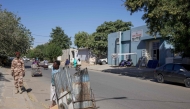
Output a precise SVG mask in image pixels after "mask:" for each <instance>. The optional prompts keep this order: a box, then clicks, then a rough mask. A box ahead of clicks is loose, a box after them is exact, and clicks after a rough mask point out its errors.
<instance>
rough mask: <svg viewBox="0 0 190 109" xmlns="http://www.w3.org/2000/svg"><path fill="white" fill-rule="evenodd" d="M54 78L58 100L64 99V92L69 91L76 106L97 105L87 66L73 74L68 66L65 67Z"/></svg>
mask: <svg viewBox="0 0 190 109" xmlns="http://www.w3.org/2000/svg"><path fill="white" fill-rule="evenodd" d="M54 78H55V91H56V95H57V100H58V101H59V100H60V99H62V97H63V95H62V93H63V92H65V91H67V92H68V93H70V94H71V99H72V101H73V106H74V108H87V107H88V108H89V107H91V108H93V107H96V105H95V102H94V101H95V98H94V94H93V93H92V90H91V87H90V79H89V74H88V70H87V68H86V69H83V70H80V71H78V72H76V73H75V74H74V75H73V76H71V75H70V73H69V72H68V69H67V68H64V69H62V70H61V71H60V72H58V73H56V74H55V75H54Z"/></svg>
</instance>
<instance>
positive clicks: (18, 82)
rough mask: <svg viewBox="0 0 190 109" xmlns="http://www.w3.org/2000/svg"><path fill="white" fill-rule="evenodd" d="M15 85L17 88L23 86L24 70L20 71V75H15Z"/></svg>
mask: <svg viewBox="0 0 190 109" xmlns="http://www.w3.org/2000/svg"><path fill="white" fill-rule="evenodd" d="M14 85H15V87H16V88H18V87H22V86H23V75H22V72H20V73H18V75H15V76H14Z"/></svg>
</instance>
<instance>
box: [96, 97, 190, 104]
mask: <svg viewBox="0 0 190 109" xmlns="http://www.w3.org/2000/svg"><path fill="white" fill-rule="evenodd" d="M104 100H131V101H144V102H147V101H150V102H164V103H167V102H168V103H190V102H188V101H187V102H184V101H165V100H163V101H162V100H154V99H151V100H147V99H131V98H128V97H113V98H103V99H99V100H96V102H98V101H104Z"/></svg>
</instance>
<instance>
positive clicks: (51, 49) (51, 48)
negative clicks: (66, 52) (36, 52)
mask: <svg viewBox="0 0 190 109" xmlns="http://www.w3.org/2000/svg"><path fill="white" fill-rule="evenodd" d="M46 53H47V57H48V58H49V59H50V60H51V61H53V60H56V58H57V57H58V56H61V55H62V49H61V48H60V47H59V46H57V45H56V44H53V43H52V44H49V45H48V46H47V48H46Z"/></svg>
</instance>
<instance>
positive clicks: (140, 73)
mask: <svg viewBox="0 0 190 109" xmlns="http://www.w3.org/2000/svg"><path fill="white" fill-rule="evenodd" d="M88 70H91V71H99V72H106V73H115V74H122V75H126V76H127V75H128V76H135V77H143V78H154V76H153V74H152V75H151V76H150V74H151V71H144V72H143V71H142V70H133V71H125V72H121V73H120V71H119V70H122V69H119V70H118V71H111V70H95V69H88ZM137 71H138V72H137Z"/></svg>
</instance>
